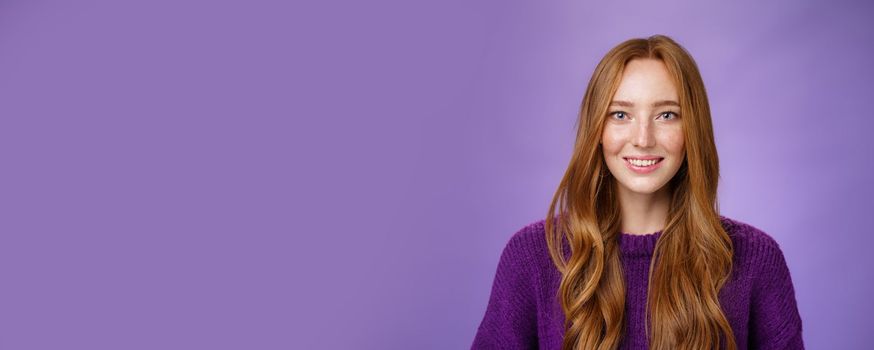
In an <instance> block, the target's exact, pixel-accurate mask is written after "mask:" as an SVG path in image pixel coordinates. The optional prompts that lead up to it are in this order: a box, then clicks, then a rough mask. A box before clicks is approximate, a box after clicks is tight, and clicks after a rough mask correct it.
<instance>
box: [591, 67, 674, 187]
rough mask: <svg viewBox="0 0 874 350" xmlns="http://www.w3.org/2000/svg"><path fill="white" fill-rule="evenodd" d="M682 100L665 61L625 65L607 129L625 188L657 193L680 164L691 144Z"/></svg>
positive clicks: (609, 154)
mask: <svg viewBox="0 0 874 350" xmlns="http://www.w3.org/2000/svg"><path fill="white" fill-rule="evenodd" d="M678 102H679V99H678V95H677V87H676V86H674V82H673V81H672V80H671V78H670V75H669V74H668V71H667V69H666V68H665V65H664V63H662V61H660V60H655V59H633V60H631V61H629V62H628V64H627V65H626V66H625V70H624V72H623V74H622V80H621V81H620V84H619V89H618V90H617V91H616V94H615V95H614V96H613V100H612V102H611V103H610V106H609V107H608V110H607V120H606V121H605V123H604V133H603V134H602V135H601V144H602V149H603V150H604V160H605V161H606V163H607V168H609V169H610V173H611V174H612V175H613V177H615V178H616V179H617V181H618V184H619V187H620V191H624V192H629V191H630V192H633V193H638V194H651V193H654V192H656V191H658V190H659V189H661V188H662V187H663V186H664V185H665V184H666V183H668V181H670V180H671V178H673V177H674V174H676V173H677V171H678V170H679V169H680V166H681V165H682V164H683V159H684V158H685V148H684V147H683V123H682V120H680V117H681V115H680V106H679V103H678ZM653 163H654V164H653Z"/></svg>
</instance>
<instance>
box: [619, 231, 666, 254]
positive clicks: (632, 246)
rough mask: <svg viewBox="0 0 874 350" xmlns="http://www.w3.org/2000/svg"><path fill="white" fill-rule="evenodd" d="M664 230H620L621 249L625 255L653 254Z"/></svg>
mask: <svg viewBox="0 0 874 350" xmlns="http://www.w3.org/2000/svg"><path fill="white" fill-rule="evenodd" d="M661 235H662V231H661V230H659V231H656V232H650V233H645V234H631V233H626V232H621V231H620V232H619V251H620V253H622V255H625V256H652V253H653V251H655V246H656V242H657V241H658V240H659V237H660V236H661Z"/></svg>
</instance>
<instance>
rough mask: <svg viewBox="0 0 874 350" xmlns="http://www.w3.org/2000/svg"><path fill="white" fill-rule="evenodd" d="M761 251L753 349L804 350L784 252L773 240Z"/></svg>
mask: <svg viewBox="0 0 874 350" xmlns="http://www.w3.org/2000/svg"><path fill="white" fill-rule="evenodd" d="M758 248H759V249H758V252H757V253H758V254H757V255H758V258H759V259H758V262H757V263H758V264H759V266H760V272H759V274H758V275H757V276H755V277H754V279H753V286H752V292H751V301H750V305H751V310H750V344H751V346H750V349H763V350H764V349H775V350H796V349H804V342H803V340H802V337H801V316H800V315H799V312H798V306H797V304H796V300H795V288H794V287H793V285H792V277H791V275H790V273H789V267H788V266H787V264H786V259H785V257H784V256H783V251H782V250H781V249H780V246H779V245H778V244H777V242H776V241H775V240H773V238H770V237H767V239H765V241H764V242H762V244H761V245H760V246H759V247H758Z"/></svg>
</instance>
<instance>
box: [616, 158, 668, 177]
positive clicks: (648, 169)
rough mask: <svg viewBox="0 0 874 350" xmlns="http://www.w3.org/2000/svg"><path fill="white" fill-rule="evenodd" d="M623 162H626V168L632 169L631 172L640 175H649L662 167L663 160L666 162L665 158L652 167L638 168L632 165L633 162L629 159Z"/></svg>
mask: <svg viewBox="0 0 874 350" xmlns="http://www.w3.org/2000/svg"><path fill="white" fill-rule="evenodd" d="M656 159H659V158H658V157H656ZM623 160H624V161H625V166H627V167H628V169H630V170H631V171H633V172H635V173H638V174H649V173H651V172H653V171H655V170H656V169H658V168H659V167H661V166H662V160H664V158H662V159H660V160H659V161H658V162H656V163H655V164H653V165H650V166H637V165H634V164H631V162H630V161H628V158H624V159H623Z"/></svg>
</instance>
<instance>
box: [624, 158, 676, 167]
mask: <svg viewBox="0 0 874 350" xmlns="http://www.w3.org/2000/svg"><path fill="white" fill-rule="evenodd" d="M622 159H625V161H626V162H628V163H629V164H631V165H634V166H636V167H639V168H646V167H651V166H653V165H656V164H658V163H660V162H661V161H662V160H664V159H665V158H657V159H636V158H622Z"/></svg>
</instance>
